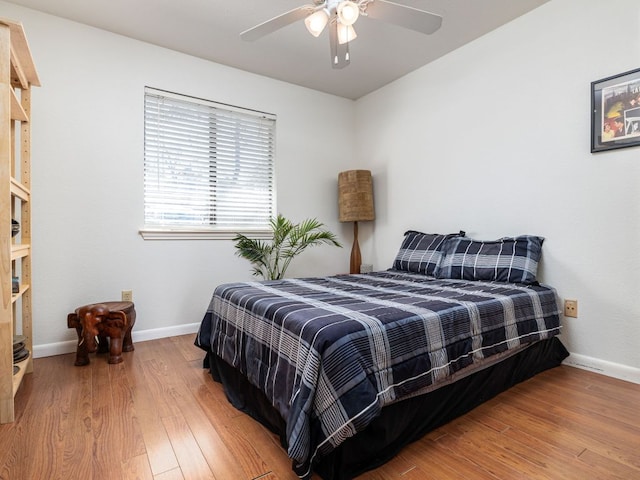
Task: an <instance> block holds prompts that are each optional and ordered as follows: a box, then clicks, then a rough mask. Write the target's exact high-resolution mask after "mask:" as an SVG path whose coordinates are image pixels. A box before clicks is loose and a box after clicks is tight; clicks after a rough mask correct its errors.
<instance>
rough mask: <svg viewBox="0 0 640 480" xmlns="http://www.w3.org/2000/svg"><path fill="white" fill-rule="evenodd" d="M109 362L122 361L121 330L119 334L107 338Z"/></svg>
mask: <svg viewBox="0 0 640 480" xmlns="http://www.w3.org/2000/svg"><path fill="white" fill-rule="evenodd" d="M109 342H110V344H111V345H110V348H109V363H120V362H122V360H123V359H122V332H120V334H119V335H117V336H113V337H110V338H109Z"/></svg>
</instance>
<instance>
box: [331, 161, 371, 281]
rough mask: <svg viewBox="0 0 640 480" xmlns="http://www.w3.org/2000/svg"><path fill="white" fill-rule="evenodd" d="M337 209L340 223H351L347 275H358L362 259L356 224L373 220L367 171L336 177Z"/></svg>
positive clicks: (356, 171) (352, 172) (344, 173)
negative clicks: (349, 256)
mask: <svg viewBox="0 0 640 480" xmlns="http://www.w3.org/2000/svg"><path fill="white" fill-rule="evenodd" d="M338 209H339V216H340V221H341V222H353V246H352V247H351V264H350V270H349V273H360V265H361V263H362V257H361V255H360V245H359V244H358V222H366V221H370V220H374V219H375V213H374V210H373V181H372V179H371V172H370V171H369V170H348V171H346V172H341V173H340V174H339V175H338Z"/></svg>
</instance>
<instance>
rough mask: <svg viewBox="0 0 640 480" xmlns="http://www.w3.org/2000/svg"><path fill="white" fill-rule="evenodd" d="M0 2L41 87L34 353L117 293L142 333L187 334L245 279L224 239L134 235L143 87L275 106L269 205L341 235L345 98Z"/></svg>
mask: <svg viewBox="0 0 640 480" xmlns="http://www.w3.org/2000/svg"><path fill="white" fill-rule="evenodd" d="M0 11H1V13H0V16H3V17H6V18H11V19H15V20H18V21H21V22H22V23H23V24H24V27H25V30H26V33H27V37H28V39H29V43H30V45H31V50H32V53H33V56H34V60H35V63H36V66H37V69H38V73H39V76H40V79H41V82H42V87H41V88H39V89H36V90H35V91H34V94H33V122H32V124H33V125H32V136H33V147H32V152H33V153H32V157H33V225H34V226H33V251H34V253H33V258H34V265H33V295H34V306H33V318H34V343H35V344H36V348H35V354H36V355H48V354H51V353H59V352H60V351H61V349H67V350H68V349H69V348H71V349H73V347H74V342H73V340H74V339H75V332H73V331H72V330H68V329H67V326H66V317H67V314H68V313H69V312H71V311H73V310H74V309H75V308H76V307H77V306H80V305H83V304H86V303H90V302H96V301H106V300H117V299H119V298H120V291H121V290H123V289H132V290H133V294H134V301H135V304H136V310H137V313H138V319H137V324H136V327H135V329H134V339H135V338H136V337H135V334H136V333H137V334H138V339H141V338H150V337H152V336H153V335H154V333H153V332H154V330H155V331H160V332H162V333H172V332H173V333H180V332H183V331H185V330H186V331H189V330H193V324H197V323H199V322H200V320H201V319H202V316H203V314H204V312H205V310H206V307H207V305H208V303H209V300H210V298H211V294H212V292H213V288H214V287H215V286H216V285H218V284H220V283H223V282H228V281H238V280H248V279H252V278H254V277H251V273H250V265H249V263H248V262H247V261H246V260H243V259H240V258H238V257H236V256H235V255H234V248H233V243H232V241H230V240H226V241H223V240H217V241H215V240H196V241H157V240H156V241H148V240H147V241H145V240H143V239H142V238H141V237H140V236H139V235H138V229H139V228H140V227H141V226H142V222H143V186H142V172H143V93H144V90H143V89H144V86H145V85H148V86H153V87H157V88H161V89H166V90H170V91H175V92H180V93H184V94H188V95H193V96H197V97H202V98H207V99H211V100H214V101H218V102H223V103H228V104H232V105H238V106H243V107H249V108H253V109H257V110H263V111H267V112H271V113H275V114H276V115H277V127H276V128H277V145H276V149H277V165H276V169H277V198H278V209H279V212H280V213H283V214H284V215H286V216H288V217H290V218H291V219H293V220H298V221H299V220H303V219H305V218H308V217H316V218H318V219H319V220H320V221H322V222H324V223H325V224H326V225H327V227H328V228H330V229H331V230H332V231H334V232H335V233H337V234H339V235H340V236H341V237H344V238H346V243H348V242H349V237H348V234H349V233H350V232H349V230H348V228H347V229H346V228H345V227H344V226H343V225H342V224H340V223H338V220H337V175H338V172H339V171H341V170H344V169H346V168H349V163H350V162H353V158H354V154H353V140H352V138H351V133H352V130H353V119H354V110H353V102H352V101H350V100H345V99H342V98H338V97H335V96H330V95H326V94H323V93H319V92H315V91H313V90H309V89H304V88H300V87H296V86H293V85H290V84H286V83H283V82H279V81H275V80H270V79H267V78H264V77H260V76H257V75H252V74H249V73H246V72H242V71H239V70H235V69H232V68H228V67H225V66H222V65H217V64H214V63H211V62H207V61H204V60H200V59H197V58H194V57H190V56H186V55H183V54H179V53H176V52H173V51H169V50H166V49H163V48H159V47H155V46H152V45H149V44H145V43H142V42H138V41H134V40H131V39H128V38H125V37H122V36H118V35H113V34H110V33H107V32H104V31H101V30H98V29H94V28H91V27H87V26H83V25H80V24H77V23H73V22H69V21H66V20H63V19H60V18H56V17H53V16H49V15H45V14H41V13H39V12H35V11H33V10H29V9H25V8H22V7H18V6H15V5H13V4H9V3H5V2H1V1H0ZM212 48H215V47H214V46H212ZM309 112H313V114H310V113H309ZM327 138H330V139H331V143H327V142H326V139H327ZM310 172H313V174H312V175H310V174H309V173H310ZM320 259H321V261H320ZM348 262H349V249H348V248H344V249H337V248H335V247H329V246H321V247H315V249H310V250H308V251H307V252H305V253H304V254H303V255H302V256H301V257H299V258H298V259H296V260H295V261H294V262H293V263H292V265H291V267H290V270H289V272H290V273H291V275H322V274H330V273H336V272H340V271H345V268H346V265H348ZM158 329H160V330H158ZM145 332H146V337H145V336H144V335H143V334H144V333H145Z"/></svg>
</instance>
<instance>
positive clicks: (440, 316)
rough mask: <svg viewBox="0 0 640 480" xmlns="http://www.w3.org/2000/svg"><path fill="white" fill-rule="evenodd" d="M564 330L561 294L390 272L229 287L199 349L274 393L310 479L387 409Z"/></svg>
mask: <svg viewBox="0 0 640 480" xmlns="http://www.w3.org/2000/svg"><path fill="white" fill-rule="evenodd" d="M559 330H560V309H559V303H558V300H557V295H556V292H555V290H554V289H552V288H551V287H548V286H545V285H537V284H536V285H520V284H510V283H498V282H478V281H474V282H469V281H463V280H442V279H434V278H433V277H429V276H425V275H420V274H413V273H406V272H399V271H386V272H375V273H372V274H366V275H342V276H334V277H318V278H305V279H286V280H277V281H266V282H244V283H232V284H225V285H221V286H219V287H218V288H216V290H215V292H214V294H213V298H212V300H211V303H210V305H209V308H208V310H207V313H206V315H205V317H204V319H203V321H202V324H201V326H200V330H199V332H198V335H197V338H196V345H198V346H199V347H201V348H202V349H203V350H205V351H208V352H212V353H213V354H215V355H217V356H218V357H219V358H221V359H223V360H224V361H225V362H226V363H228V364H229V365H231V366H233V367H234V368H236V369H237V370H239V371H240V372H241V373H243V374H244V375H245V376H246V377H247V378H248V380H249V381H250V382H251V384H253V385H254V386H256V387H257V388H259V389H260V390H261V391H263V392H264V393H265V395H266V397H267V398H268V399H269V401H270V402H271V404H272V405H273V406H274V407H275V408H276V410H277V411H278V412H279V413H280V415H281V416H282V418H283V419H284V421H285V423H286V430H287V431H286V441H287V448H288V454H289V456H290V457H291V458H292V459H293V461H294V466H295V467H296V468H295V469H296V471H298V472H299V473H300V474H301V476H305V475H307V474H308V473H309V472H310V470H311V466H312V464H313V463H314V461H315V460H317V459H318V458H319V457H321V456H323V455H326V454H327V453H329V452H331V451H332V450H333V449H334V448H335V447H336V446H338V445H340V444H341V443H342V442H343V441H344V440H346V439H347V438H349V437H351V436H353V435H355V434H356V433H357V432H359V431H361V430H363V429H365V428H366V426H367V425H368V424H369V423H370V422H371V421H372V420H373V419H374V418H375V417H376V416H377V415H379V413H380V411H381V409H382V408H383V407H384V406H386V405H389V404H392V403H395V402H398V401H400V400H403V399H406V398H409V397H412V396H415V395H418V394H420V393H422V392H426V391H428V390H430V389H433V388H435V387H437V386H438V384H444V383H446V382H447V381H448V379H449V378H451V376H452V375H453V376H455V375H454V374H455V373H456V372H460V371H461V370H462V369H465V368H466V369H467V370H469V369H473V368H474V366H475V365H482V364H483V363H485V364H486V363H487V361H488V360H489V359H490V358H491V357H494V356H495V357H504V356H505V355H508V354H509V352H510V351H514V352H515V351H518V350H520V349H521V348H522V346H525V345H528V344H531V343H533V342H537V341H539V340H541V339H546V338H550V337H553V336H555V335H557V334H558V333H559Z"/></svg>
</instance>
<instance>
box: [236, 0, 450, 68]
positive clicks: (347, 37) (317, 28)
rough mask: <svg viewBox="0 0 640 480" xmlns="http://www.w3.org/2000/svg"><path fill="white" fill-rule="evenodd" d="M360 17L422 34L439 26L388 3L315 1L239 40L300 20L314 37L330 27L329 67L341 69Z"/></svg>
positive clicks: (434, 18)
mask: <svg viewBox="0 0 640 480" xmlns="http://www.w3.org/2000/svg"><path fill="white" fill-rule="evenodd" d="M360 15H362V16H365V17H369V18H373V19H375V20H382V21H385V22H388V23H392V24H394V25H399V26H401V27H404V28H408V29H411V30H415V31H416V32H420V33H425V34H431V33H433V32H435V31H436V30H438V29H439V28H440V25H442V17H441V16H440V15H436V14H435V13H430V12H427V11H425V10H419V9H417V8H413V7H409V6H406V5H400V4H398V3H393V2H389V1H387V0H354V1H351V0H314V3H313V4H312V5H302V6H301V7H297V8H294V9H293V10H289V11H288V12H285V13H283V14H281V15H278V16H277V17H274V18H272V19H270V20H267V21H266V22H263V23H261V24H259V25H256V26H255V27H252V28H250V29H248V30H245V31H244V32H242V33H241V34H240V37H241V38H242V39H243V40H247V41H253V40H257V39H259V38H262V37H263V36H265V35H267V34H269V33H272V32H275V31H276V30H278V29H280V28H282V27H286V26H287V25H290V24H292V23H294V22H297V21H298V20H303V19H304V23H305V25H306V27H307V30H308V31H309V33H311V35H313V36H314V37H317V36H319V35H320V34H321V33H322V31H323V30H324V29H325V27H326V26H327V25H329V40H330V46H331V66H332V67H333V68H344V67H346V66H347V65H349V62H350V58H349V42H350V41H352V40H354V39H355V38H356V36H357V35H356V31H355V29H354V28H353V24H354V23H355V22H356V20H358V17H359V16H360Z"/></svg>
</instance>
